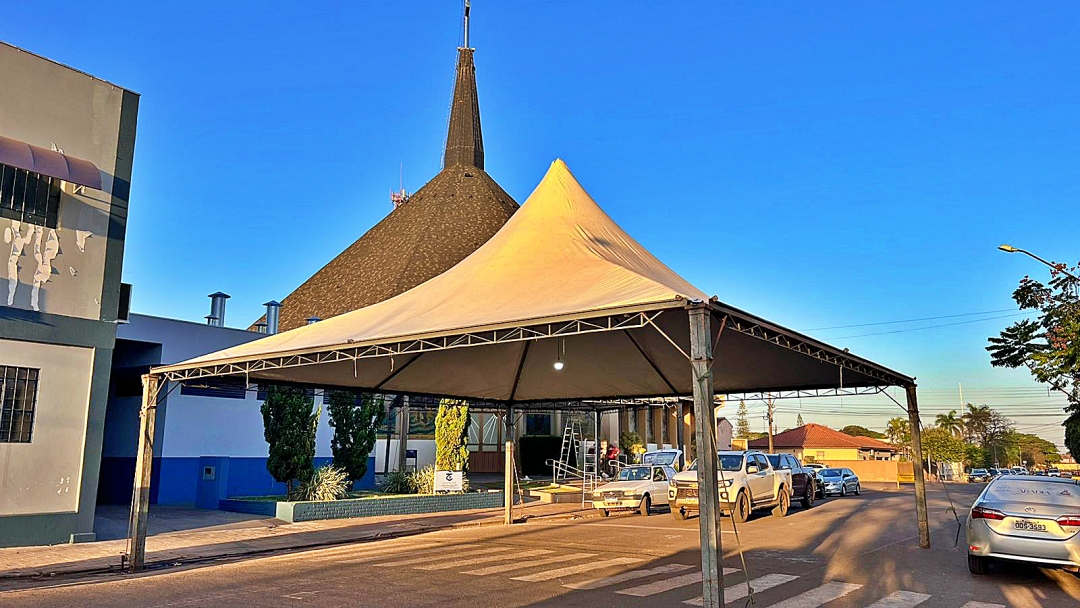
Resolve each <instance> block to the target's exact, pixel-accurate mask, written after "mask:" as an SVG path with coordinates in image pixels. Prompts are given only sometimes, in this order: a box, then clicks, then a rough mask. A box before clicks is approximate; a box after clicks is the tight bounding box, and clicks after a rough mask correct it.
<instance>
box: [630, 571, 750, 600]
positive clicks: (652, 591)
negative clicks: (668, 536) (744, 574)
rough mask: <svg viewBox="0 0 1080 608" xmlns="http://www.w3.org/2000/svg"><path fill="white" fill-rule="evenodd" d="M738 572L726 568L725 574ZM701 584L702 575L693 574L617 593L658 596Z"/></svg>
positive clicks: (698, 573)
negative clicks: (658, 594)
mask: <svg viewBox="0 0 1080 608" xmlns="http://www.w3.org/2000/svg"><path fill="white" fill-rule="evenodd" d="M738 571H739V569H738V568H724V574H734V573H736V572H738ZM700 583H701V573H700V572H692V573H690V574H683V575H680V576H673V577H671V578H665V579H664V580H662V581H656V582H655V583H648V584H646V585H638V586H637V587H631V588H629V589H619V590H618V591H616V592H615V593H618V594H621V595H632V596H634V597H647V596H650V595H656V594H657V593H663V592H665V591H671V590H672V589H678V588H679V587H685V586H687V585H695V584H700Z"/></svg>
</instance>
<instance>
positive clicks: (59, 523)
mask: <svg viewBox="0 0 1080 608" xmlns="http://www.w3.org/2000/svg"><path fill="white" fill-rule="evenodd" d="M138 105H139V97H138V95H137V94H136V93H133V92H131V91H128V90H125V89H123V88H121V87H118V86H116V85H114V84H111V83H108V82H105V81H103V80H100V79H98V78H95V77H93V76H90V75H88V74H85V73H83V72H79V71H78V70H75V69H72V68H69V67H67V66H64V65H60V64H58V63H56V62H53V61H50V60H48V59H45V58H42V57H39V56H37V55H34V54H32V53H29V52H27V51H24V50H22V49H19V48H17V47H14V46H11V45H8V44H5V43H3V42H0V233H2V235H3V237H2V238H3V241H2V243H0V254H2V258H3V259H2V260H0V275H2V276H0V383H2V392H0V396H2V397H3V404H2V407H3V409H2V410H0V546H14V545H29V544H46V543H61V542H77V541H85V540H93V538H94V533H93V529H94V506H95V503H96V498H97V487H98V475H99V465H100V462H101V448H102V436H103V432H104V424H105V409H106V402H107V398H108V390H109V375H110V366H111V364H112V356H113V348H114V344H115V341H116V324H117V314H118V308H119V306H120V303H121V295H120V292H121V285H120V274H121V267H122V264H123V255H124V234H125V230H126V224H127V214H128V194H129V191H130V183H131V168H132V160H133V156H134V148H135V128H136V116H137V113H138Z"/></svg>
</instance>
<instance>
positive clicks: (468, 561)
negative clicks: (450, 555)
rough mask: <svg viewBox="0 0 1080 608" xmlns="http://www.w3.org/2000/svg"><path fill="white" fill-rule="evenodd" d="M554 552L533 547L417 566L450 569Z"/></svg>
mask: <svg viewBox="0 0 1080 608" xmlns="http://www.w3.org/2000/svg"><path fill="white" fill-rule="evenodd" d="M548 553H552V551H551V550H550V549H533V550H531V551H521V552H519V553H514V554H513V555H508V554H506V553H501V554H498V555H488V556H486V557H483V556H481V557H467V558H464V559H454V560H450V561H446V562H439V563H437V564H427V565H424V566H417V567H416V570H448V569H450V568H456V567H458V566H471V565H472V564H483V563H487V562H501V561H506V560H508V559H517V558H519V557H533V556H536V555H546V554H548Z"/></svg>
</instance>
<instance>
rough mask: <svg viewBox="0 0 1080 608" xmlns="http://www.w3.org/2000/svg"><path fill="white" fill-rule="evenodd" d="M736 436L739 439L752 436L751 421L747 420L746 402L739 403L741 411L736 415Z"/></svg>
mask: <svg viewBox="0 0 1080 608" xmlns="http://www.w3.org/2000/svg"><path fill="white" fill-rule="evenodd" d="M735 436H736V437H738V438H739V439H746V438H748V437H749V436H750V420H748V419H747V413H746V402H745V401H739V411H738V412H736V414H735Z"/></svg>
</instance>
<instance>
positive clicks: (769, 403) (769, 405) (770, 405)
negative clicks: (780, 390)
mask: <svg viewBox="0 0 1080 608" xmlns="http://www.w3.org/2000/svg"><path fill="white" fill-rule="evenodd" d="M765 406H766V407H767V411H768V414H766V418H768V420H769V453H770V454H772V453H774V450H773V414H774V413H775V412H774V408H775V406H776V399H774V398H773V396H772V395H769V399H768V401H766V402H765Z"/></svg>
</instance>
